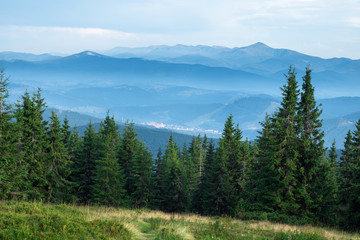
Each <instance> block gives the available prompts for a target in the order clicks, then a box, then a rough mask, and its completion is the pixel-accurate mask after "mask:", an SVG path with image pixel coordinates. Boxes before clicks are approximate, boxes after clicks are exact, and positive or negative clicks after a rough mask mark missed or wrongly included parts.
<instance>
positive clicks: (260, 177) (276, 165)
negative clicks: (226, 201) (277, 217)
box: [247, 115, 284, 212]
mask: <svg viewBox="0 0 360 240" xmlns="http://www.w3.org/2000/svg"><path fill="white" fill-rule="evenodd" d="M260 124H261V126H262V130H261V131H260V132H259V134H260V135H259V136H258V137H257V138H256V140H255V141H256V144H257V147H258V153H257V155H256V159H257V162H256V163H255V164H254V165H253V167H252V171H251V174H250V181H249V182H248V184H247V209H248V210H251V211H265V212H274V211H280V206H281V200H282V199H281V192H282V189H283V187H284V186H283V183H282V182H281V180H280V179H281V172H280V161H279V159H277V158H275V157H274V155H275V152H276V149H277V147H276V139H275V132H274V130H273V127H272V122H271V119H270V117H269V116H268V115H266V117H265V121H264V122H261V123H260Z"/></svg>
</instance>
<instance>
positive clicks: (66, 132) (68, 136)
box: [61, 116, 72, 152]
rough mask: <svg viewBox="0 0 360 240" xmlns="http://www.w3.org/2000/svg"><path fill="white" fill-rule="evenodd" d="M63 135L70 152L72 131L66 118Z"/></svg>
mask: <svg viewBox="0 0 360 240" xmlns="http://www.w3.org/2000/svg"><path fill="white" fill-rule="evenodd" d="M61 135H62V136H63V143H64V145H65V147H66V148H67V149H68V151H69V152H70V150H71V148H72V146H71V137H72V132H71V131H70V125H69V119H68V118H67V116H65V118H64V121H63V124H62V126H61Z"/></svg>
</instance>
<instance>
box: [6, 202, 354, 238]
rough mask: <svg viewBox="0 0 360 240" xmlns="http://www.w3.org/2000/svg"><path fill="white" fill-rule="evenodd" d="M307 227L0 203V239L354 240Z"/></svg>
mask: <svg viewBox="0 0 360 240" xmlns="http://www.w3.org/2000/svg"><path fill="white" fill-rule="evenodd" d="M359 237H360V235H357V234H347V233H344V232H337V231H333V230H327V229H322V228H315V227H311V226H305V227H295V226H288V225H284V224H274V223H270V222H258V221H240V220H236V219H230V218H219V217H216V218H211V217H201V216H198V215H194V214H167V213H163V212H159V211H149V210H141V209H139V210H128V209H121V208H106V207H90V206H71V205H65V204H61V205H51V204H43V203H27V202H6V201H2V202H0V239H59V240H60V239H125V240H126V239H142V240H145V239H159V240H160V239H173V240H180V239H198V240H201V239H222V240H227V239H231V240H237V239H309V240H310V239H315V240H316V239H328V238H329V239H358V238H359Z"/></svg>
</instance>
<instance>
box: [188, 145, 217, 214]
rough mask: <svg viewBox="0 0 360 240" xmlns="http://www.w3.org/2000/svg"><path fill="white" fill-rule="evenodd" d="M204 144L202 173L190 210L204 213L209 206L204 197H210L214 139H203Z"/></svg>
mask: <svg viewBox="0 0 360 240" xmlns="http://www.w3.org/2000/svg"><path fill="white" fill-rule="evenodd" d="M204 145H205V146H206V149H207V151H206V157H205V161H204V168H203V174H202V175H201V181H200V185H199V187H198V188H197V190H196V192H195V194H194V200H193V205H192V210H193V211H195V212H199V213H206V212H207V211H208V209H209V208H210V207H211V206H207V205H206V199H207V198H209V197H211V187H212V186H211V185H212V183H211V176H212V170H213V162H214V157H215V146H214V141H213V140H212V139H210V141H209V143H208V144H207V143H206V142H205V140H204ZM205 146H204V147H205Z"/></svg>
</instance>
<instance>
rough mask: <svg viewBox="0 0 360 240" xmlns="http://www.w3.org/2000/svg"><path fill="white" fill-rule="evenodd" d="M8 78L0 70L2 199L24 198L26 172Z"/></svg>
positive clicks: (0, 169) (0, 179)
mask: <svg viewBox="0 0 360 240" xmlns="http://www.w3.org/2000/svg"><path fill="white" fill-rule="evenodd" d="M7 85H8V78H7V77H6V76H5V71H4V69H0V199H11V198H20V199H21V198H23V197H24V196H23V195H22V194H21V189H22V188H23V186H24V185H25V180H24V178H25V175H26V171H25V169H24V167H23V164H22V160H21V154H20V153H19V151H18V147H19V133H18V131H16V130H17V128H16V127H17V125H16V123H14V122H12V121H11V120H12V118H13V117H14V115H13V112H12V108H11V106H10V105H9V104H8V103H7V98H8V96H9V94H8V89H7Z"/></svg>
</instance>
